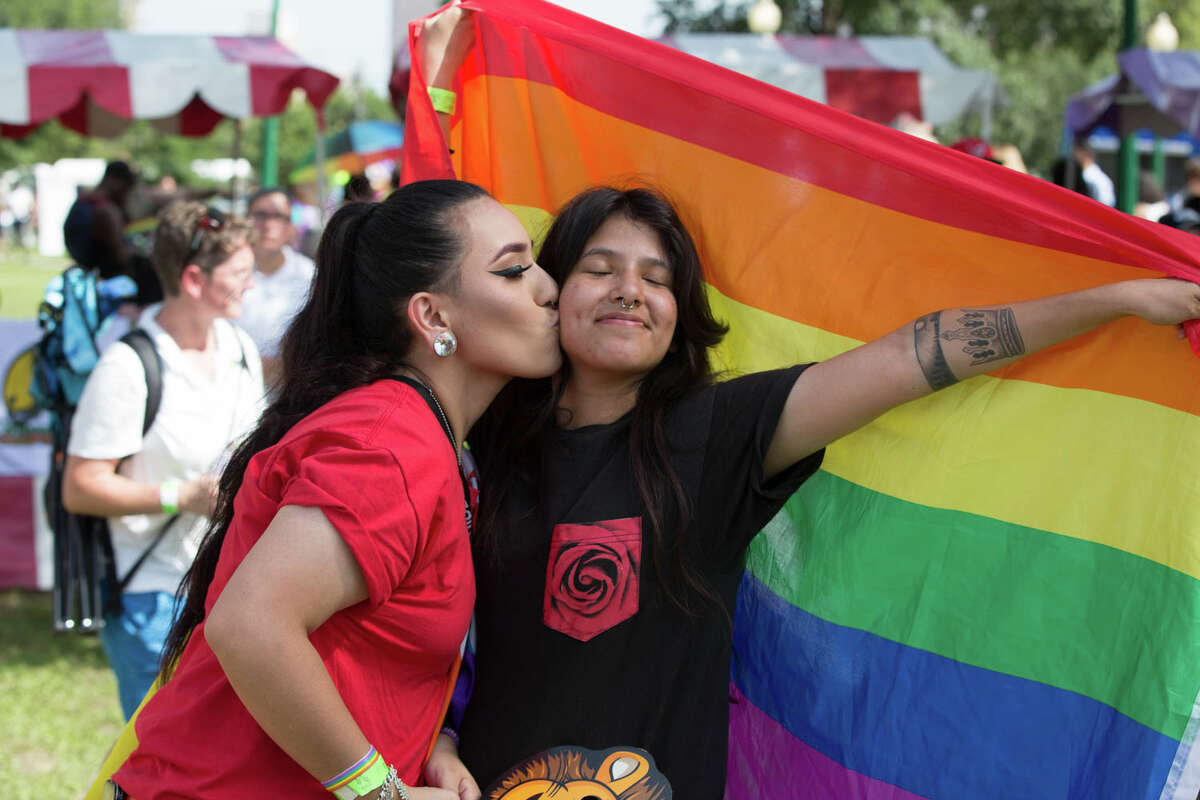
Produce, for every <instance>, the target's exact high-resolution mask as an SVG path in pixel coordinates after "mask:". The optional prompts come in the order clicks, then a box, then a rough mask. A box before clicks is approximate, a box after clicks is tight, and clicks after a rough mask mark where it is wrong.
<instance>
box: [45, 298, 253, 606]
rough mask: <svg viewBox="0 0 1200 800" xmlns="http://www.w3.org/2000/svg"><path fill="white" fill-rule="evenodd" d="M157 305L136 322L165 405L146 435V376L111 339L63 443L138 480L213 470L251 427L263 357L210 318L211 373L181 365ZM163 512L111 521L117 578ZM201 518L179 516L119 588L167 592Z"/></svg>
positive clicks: (193, 545) (193, 547)
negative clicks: (145, 336)
mask: <svg viewBox="0 0 1200 800" xmlns="http://www.w3.org/2000/svg"><path fill="white" fill-rule="evenodd" d="M161 308H162V306H161V305H154V306H150V307H149V308H147V309H146V310H145V311H144V312H143V313H142V316H141V318H140V319H139V320H138V327H140V328H142V329H144V330H145V331H146V332H147V333H149V334H150V338H151V339H153V340H154V346H155V347H156V348H157V349H158V354H159V356H160V357H161V358H162V362H163V376H162V404H161V405H160V406H159V409H158V415H157V416H156V417H155V418H154V424H153V425H152V426H151V427H150V430H149V431H147V433H146V436H145V438H144V439H143V437H142V422H143V418H144V415H145V410H146V373H145V370H144V369H143V368H142V362H141V359H139V358H138V356H137V353H136V352H134V350H133V348H132V347H130V346H129V345H127V344H125V343H124V342H115V343H114V344H113V345H112V346H110V347H109V348H108V349H107V350H105V351H104V354H103V355H102V356H101V357H100V361H99V362H98V363H97V364H96V368H95V369H94V370H93V371H92V374H91V376H89V378H88V381H87V385H86V386H85V387H84V390H83V395H82V396H81V397H80V400H79V408H78V409H77V410H76V412H75V417H74V419H73V420H72V423H71V438H70V441H69V443H68V445H67V452H68V453H70V454H71V455H73V456H78V457H80V458H92V459H103V460H107V459H114V458H117V459H124V460H123V461H121V463H120V464H119V465H118V467H117V473H118V474H120V475H124V476H125V477H127V478H129V479H131V480H135V481H138V482H139V483H152V484H159V483H162V482H163V481H165V480H178V481H185V480H189V479H191V478H196V477H199V476H200V475H203V474H204V473H212V474H219V471H220V470H221V469H222V468H223V467H224V466H225V462H226V461H227V460H228V457H229V454H230V452H231V451H232V445H235V444H236V443H237V442H238V441H239V440H240V439H241V438H242V437H243V436H244V435H245V434H246V433H248V432H249V431H250V430H251V429H252V428H253V427H254V425H255V424H256V423H257V421H258V417H259V415H260V414H261V413H262V409H263V381H262V362H261V361H260V359H259V357H258V350H257V348H255V346H254V342H253V341H251V339H250V337H249V336H247V335H246V333H245V332H244V331H239V330H238V329H237V328H236V327H235V326H234V325H233V324H232V323H230V322H229V321H228V320H224V319H218V320H216V321H215V322H214V323H213V329H214V332H215V335H216V345H217V354H216V370H215V375H214V377H213V379H212V380H209V379H208V376H204V375H196V374H193V373H192V371H191V370H190V369H188V364H187V363H186V362H185V361H184V360H183V353H182V351H181V350H180V349H179V345H178V344H176V342H175V340H174V339H173V338H172V337H171V335H170V334H169V333H167V332H166V331H164V330H163V329H162V328H161V327H160V326H159V325H158V323H157V321H155V316H156V315H157V314H158V312H159V310H160V309H161ZM243 358H244V361H245V364H244V365H243ZM167 519H168V517H167V516H166V515H164V514H131V515H129V516H124V517H110V518H109V520H108V526H109V531H110V532H111V534H112V540H113V550H114V552H115V555H116V562H117V575H118V576H122V577H123V576H124V575H125V574H126V573H127V572H128V571H129V568H130V566H132V565H133V562H134V561H136V560H137V558H138V557H139V556H140V555H141V553H142V551H143V550H145V548H146V546H147V545H148V544H149V543H150V542H151V541H153V538H154V535H155V534H156V533H158V531H159V529H160V528H161V527H162V526H163V524H164V523H165V522H166V521H167ZM207 524H208V519H207V518H206V517H201V516H197V515H195V514H189V513H183V514H182V515H181V516H180V518H179V519H178V520H176V521H175V523H174V524H173V525H172V526H171V530H170V532H169V533H168V534H167V536H166V537H165V538H164V539H163V540H162V541H161V542H159V544H158V546H157V547H155V548H154V550H153V552H152V553H151V554H150V556H149V557H148V558H147V559H146V561H145V562H144V563H143V564H142V566H141V567H140V568H139V570H138V572H137V574H136V575H135V576H134V578H133V580H132V582H131V583H130V584H129V586H127V587H126V591H127V592H171V593H172V594H173V593H174V592H175V591H176V590H177V589H178V587H179V581H180V579H181V578H182V577H183V574H184V572H186V571H187V568H188V567H189V566H190V565H191V563H192V560H193V559H194V558H195V557H196V552H197V550H198V549H199V546H200V540H201V539H202V538H203V536H204V530H205V527H206V526H207Z"/></svg>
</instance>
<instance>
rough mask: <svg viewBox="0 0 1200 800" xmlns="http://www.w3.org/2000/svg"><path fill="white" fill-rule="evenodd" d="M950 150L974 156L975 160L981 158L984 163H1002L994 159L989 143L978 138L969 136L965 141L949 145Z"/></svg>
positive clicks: (961, 140)
mask: <svg viewBox="0 0 1200 800" xmlns="http://www.w3.org/2000/svg"><path fill="white" fill-rule="evenodd" d="M950 149H951V150H957V151H958V152H960V153H966V154H967V155H969V156H975V157H976V158H982V159H983V160H984V161H990V162H992V163H993V164H1003V162H1002V161H1001V160H1000V159H999V158H997V157H996V154H995V152H994V151H993V150H992V145H991V143H989V142H988V141H987V139H980V138H979V137H978V136H970V137H967V138H966V139H959V140H958V141H957V142H955V143H954V144H952V145H950Z"/></svg>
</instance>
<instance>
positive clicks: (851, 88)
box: [388, 33, 1004, 125]
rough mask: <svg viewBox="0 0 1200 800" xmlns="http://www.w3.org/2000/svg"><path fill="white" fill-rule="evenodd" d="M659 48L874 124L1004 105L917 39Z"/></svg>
mask: <svg viewBox="0 0 1200 800" xmlns="http://www.w3.org/2000/svg"><path fill="white" fill-rule="evenodd" d="M658 41H660V42H662V43H663V44H666V45H669V46H671V47H674V48H675V49H677V50H682V51H683V52H685V53H689V54H691V55H693V56H696V57H697V58H702V59H704V60H705V61H710V62H712V63H714V64H719V65H720V66H722V67H726V68H728V69H731V70H734V71H735V72H740V73H742V74H743V75H748V76H750V77H752V78H757V79H758V80H760V81H764V82H766V83H769V84H772V85H773V86H778V87H779V88H781V89H786V90H788V91H789V92H792V93H794V94H798V95H800V96H801V97H806V98H808V99H809V100H815V101H817V102H818V103H827V104H828V105H831V106H833V107H834V108H840V109H841V110H842V111H849V112H850V113H851V114H856V115H858V116H860V117H865V118H866V119H869V120H873V121H875V122H881V123H884V124H886V123H889V122H891V121H892V120H894V119H895V118H896V117H897V116H899V115H900V114H903V113H908V114H912V115H913V116H914V117H916V118H917V119H921V120H925V121H927V122H930V123H932V124H934V125H941V124H942V123H944V122H949V121H951V120H953V119H957V118H958V117H960V116H961V115H963V114H965V113H967V112H970V111H976V112H980V113H982V114H985V115H986V114H988V113H990V111H991V108H992V107H993V106H994V105H995V104H996V103H998V102H1001V101H1002V100H1003V96H1004V95H1003V91H1002V90H1001V88H1000V85H999V83H998V82H997V81H996V78H995V76H994V75H992V73H990V72H988V71H987V70H981V69H960V68H959V67H957V66H955V64H954V63H953V62H952V61H950V59H949V58H947V57H946V55H945V53H943V52H942V51H941V50H939V49H938V48H937V46H936V45H934V44H933V42H931V41H929V40H928V39H925V38H923V37H919V36H859V37H853V38H852V37H845V36H796V35H790V34H787V35H784V34H781V35H778V36H772V35H762V34H753V33H685V34H674V35H670V36H662V37H660V38H659V39H658ZM411 63H412V62H411V59H410V58H409V55H408V51H407V49H401V50H399V51H397V53H396V57H395V60H394V62H393V65H392V77H391V81H390V82H389V85H388V89H389V91H390V93H391V96H392V102H393V103H394V104H395V105H396V108H397V110H401V109H402V108H403V106H404V100H405V97H406V96H407V94H408V73H409V69H410V67H411Z"/></svg>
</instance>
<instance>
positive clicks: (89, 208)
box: [63, 161, 137, 278]
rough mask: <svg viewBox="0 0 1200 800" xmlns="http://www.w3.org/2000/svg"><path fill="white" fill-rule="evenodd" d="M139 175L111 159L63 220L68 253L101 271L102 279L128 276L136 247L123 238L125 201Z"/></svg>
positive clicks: (125, 219) (79, 261)
mask: <svg viewBox="0 0 1200 800" xmlns="http://www.w3.org/2000/svg"><path fill="white" fill-rule="evenodd" d="M136 186H137V177H136V176H135V175H134V174H133V170H132V169H130V167H129V165H128V164H126V163H125V162H124V161H112V162H109V164H108V166H107V167H105V169H104V177H103V178H101V179H100V183H99V184H97V186H96V188H95V189H93V190H92V191H90V192H82V193H80V195H79V197H78V199H76V200H75V202H74V204H72V206H71V208H70V210H69V211H68V212H67V218H66V221H65V222H63V239H64V241H65V243H66V246H67V253H69V254H70V256H71V258H73V259H75V263H76V264H78V265H79V266H81V267H86V268H88V269H98V270H100V277H101V278H112V277H115V276H117V275H128V274H129V270H130V265H131V261H132V258H133V248H132V247H130V246H129V245H128V244H127V243H126V242H125V241H124V230H125V223H126V222H127V221H128V219H127V218H126V213H127V212H126V209H125V203H126V201H127V200H128V199H129V196H130V194H131V193H132V192H133V190H134V187H136Z"/></svg>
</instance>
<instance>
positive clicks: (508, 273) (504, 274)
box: [488, 263, 533, 278]
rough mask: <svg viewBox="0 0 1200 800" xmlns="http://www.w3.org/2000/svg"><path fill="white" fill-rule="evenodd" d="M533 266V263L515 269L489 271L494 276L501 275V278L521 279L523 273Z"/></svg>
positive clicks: (518, 265)
mask: <svg viewBox="0 0 1200 800" xmlns="http://www.w3.org/2000/svg"><path fill="white" fill-rule="evenodd" d="M532 266H533V264H532V263H530V264H526V265H524V266H522V265H520V264H517V265H516V266H515V267H508V268H507V269H492V270H488V271H489V272H491V273H492V274H493V275H499V276H500V277H501V278H519V277H521V273H523V272H525V270H527V269H529V268H530V267H532Z"/></svg>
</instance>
